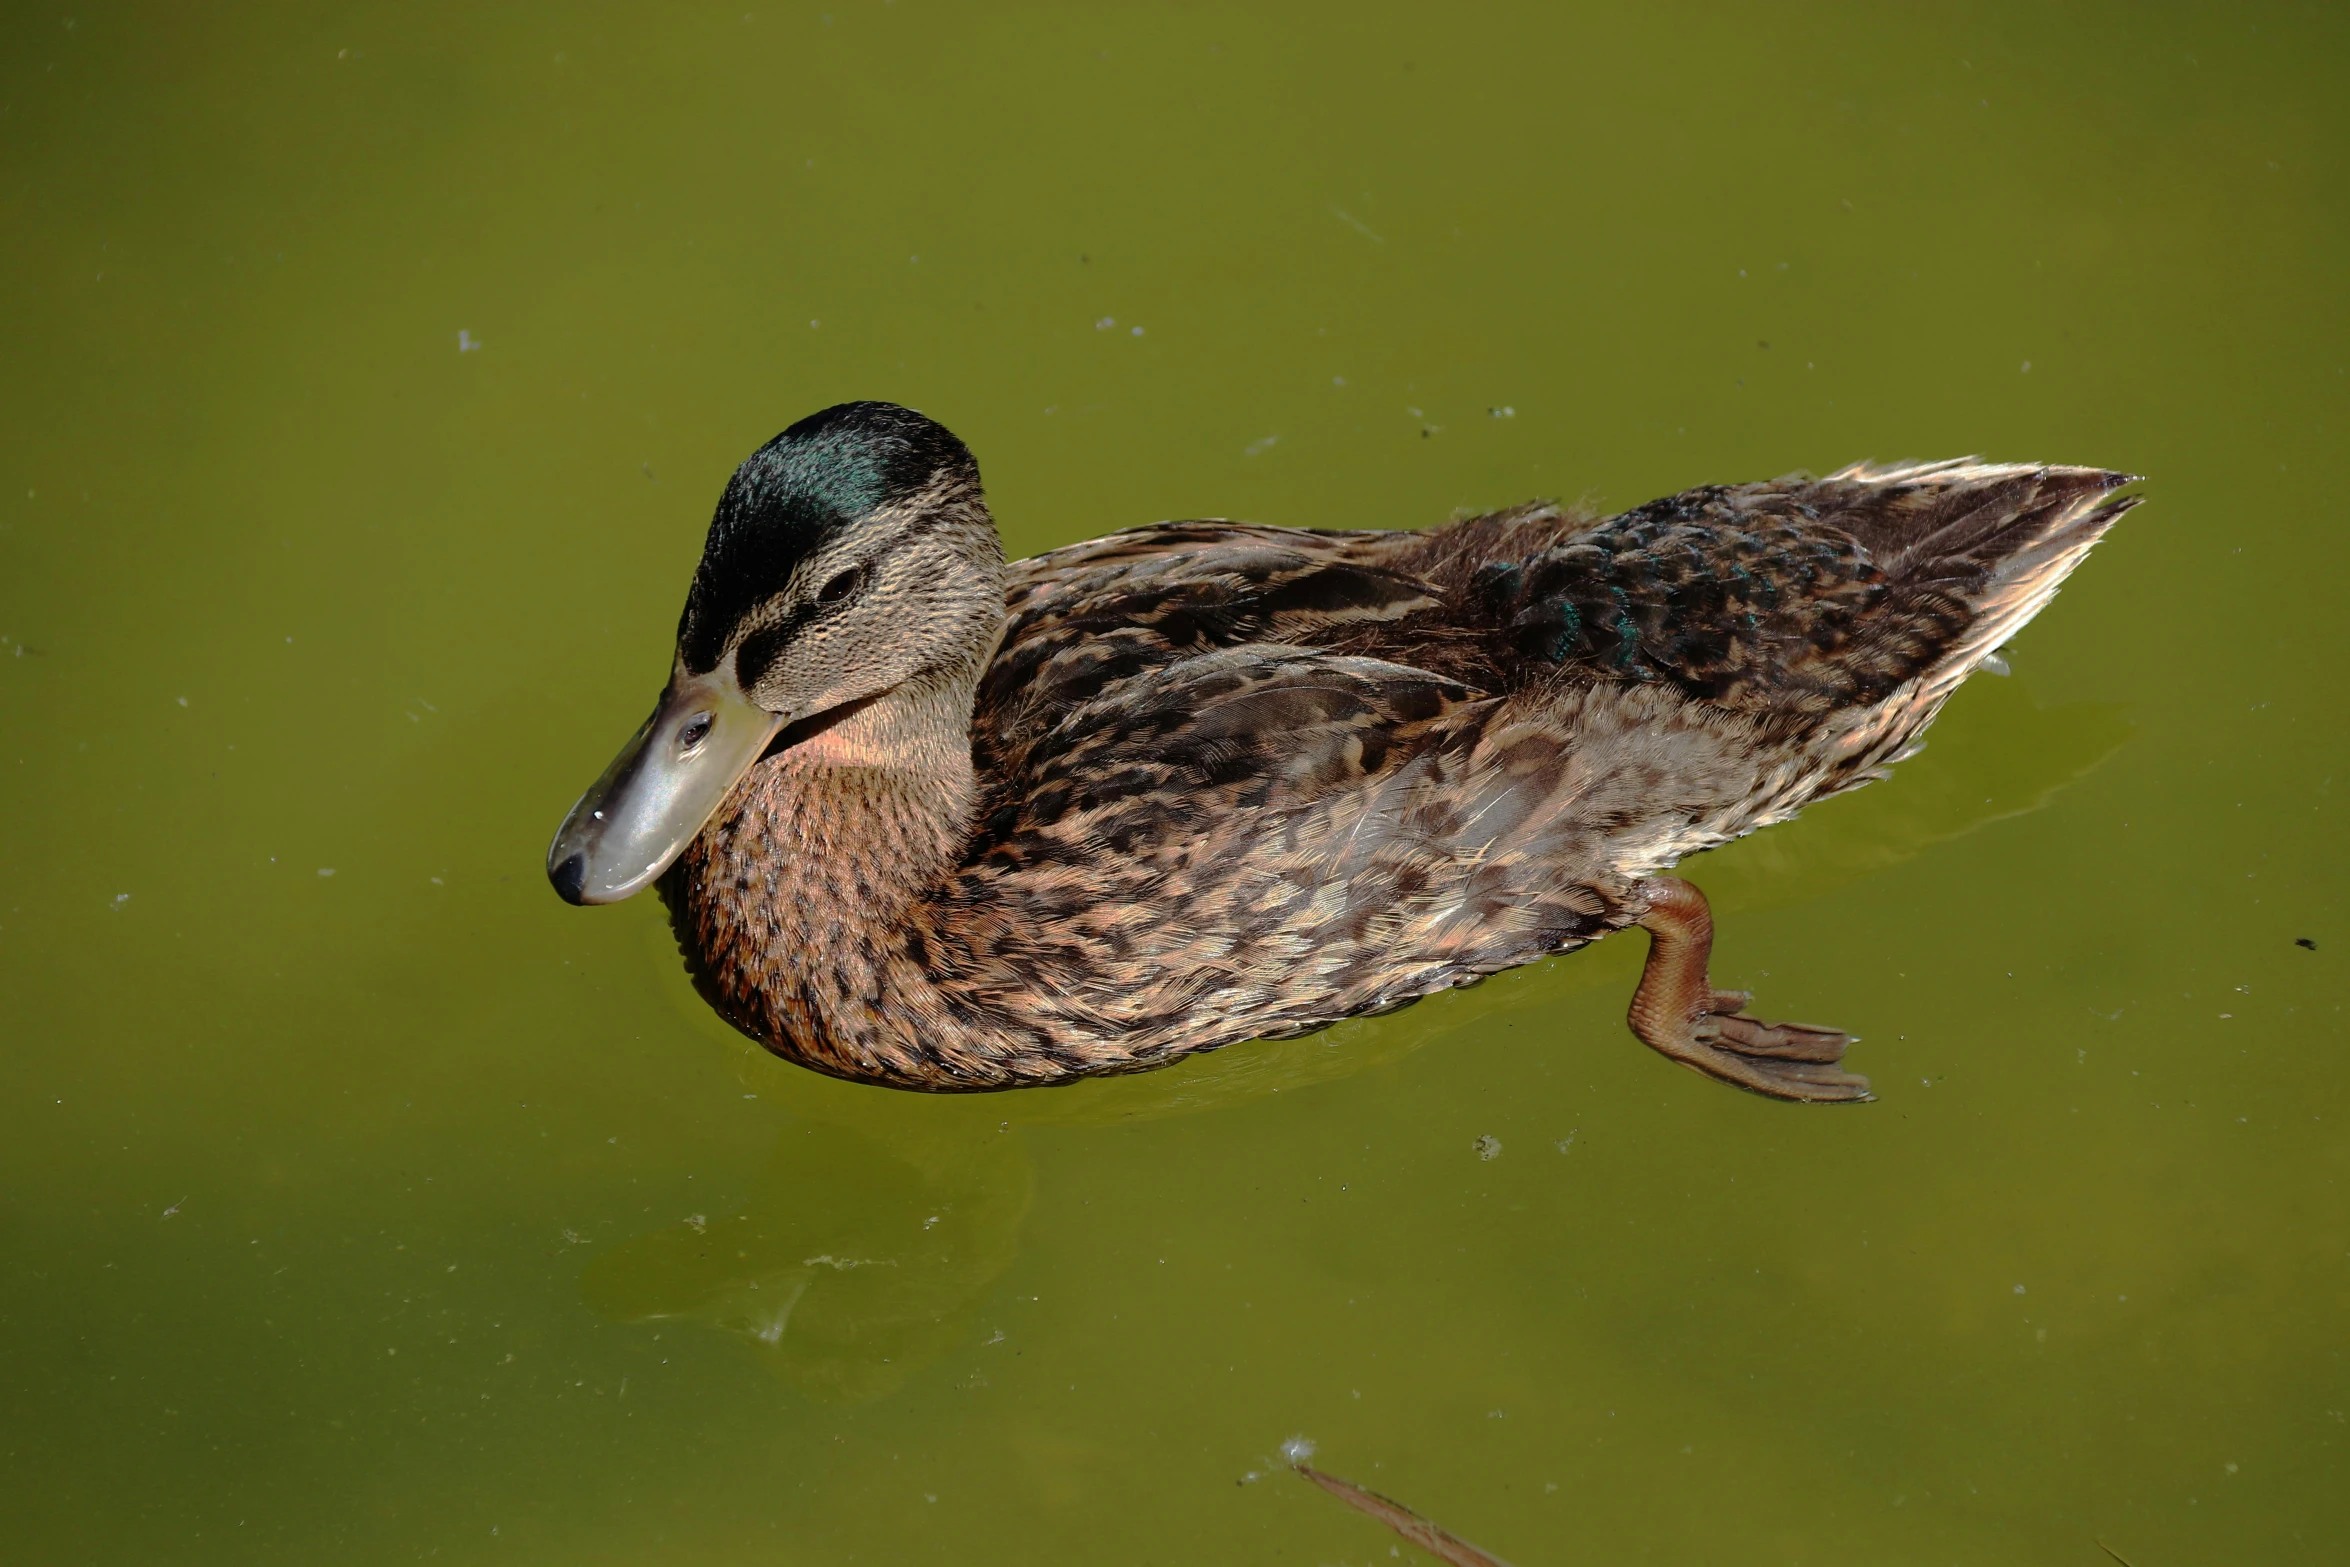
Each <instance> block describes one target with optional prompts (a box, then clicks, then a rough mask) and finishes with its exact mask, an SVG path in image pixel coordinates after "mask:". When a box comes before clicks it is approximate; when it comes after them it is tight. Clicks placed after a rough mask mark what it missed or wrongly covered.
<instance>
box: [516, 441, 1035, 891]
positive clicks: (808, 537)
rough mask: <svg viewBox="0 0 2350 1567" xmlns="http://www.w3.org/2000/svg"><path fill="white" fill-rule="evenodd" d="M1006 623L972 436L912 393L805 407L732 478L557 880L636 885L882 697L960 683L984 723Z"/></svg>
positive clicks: (585, 799) (951, 690) (567, 887)
mask: <svg viewBox="0 0 2350 1567" xmlns="http://www.w3.org/2000/svg"><path fill="white" fill-rule="evenodd" d="M1003 623H1004V556H1003V547H1002V545H1001V544H1000V543H999V542H998V541H997V538H996V532H995V524H994V523H993V521H991V520H990V518H989V517H988V514H987V507H986V504H985V502H984V501H983V499H982V498H981V494H980V488H979V465H978V464H977V463H976V462H974V461H973V460H972V457H971V453H970V451H969V450H968V449H967V448H965V446H964V445H963V443H962V442H961V441H959V440H957V439H955V437H954V436H953V435H952V434H950V433H949V432H948V431H947V430H946V429H945V428H944V427H943V426H941V425H939V424H937V423H935V422H933V421H932V420H929V419H926V418H924V417H923V416H922V415H921V414H918V413H916V412H914V411H913V410H912V409H910V408H900V407H898V406H897V405H896V404H894V403H842V404H840V405H838V406H837V407H833V408H827V409H825V410H824V411H823V412H822V413H818V414H811V415H810V416H809V417H807V418H805V419H802V420H801V421H800V422H799V423H798V424H795V425H793V426H792V427H791V428H790V429H788V430H786V431H784V432H783V433H782V434H781V435H779V436H777V437H776V438H775V439H774V440H772V441H769V442H768V443H767V444H766V445H765V446H762V447H760V448H759V449H758V450H757V451H756V452H753V453H752V454H751V456H750V457H749V458H748V459H747V460H746V461H745V462H744V463H743V465H742V466H741V467H740V468H737V469H736V470H735V472H734V477H733V478H732V479H731V480H729V481H728V482H727V486H726V493H725V494H723V495H722V496H720V497H719V500H718V513H717V515H716V516H715V517H714V518H713V519H712V520H711V523H710V536H709V539H708V541H707V542H706V543H705V544H704V545H703V547H702V562H701V565H700V566H699V568H697V569H696V570H695V572H694V582H693V588H692V590H691V591H690V592H689V593H688V594H687V595H686V601H685V614H684V616H683V617H682V618H681V619H680V620H679V622H678V628H677V656H676V659H675V661H674V662H673V663H672V664H671V666H670V673H669V684H668V686H667V688H666V689H664V690H663V691H662V693H661V700H660V702H659V703H658V704H657V705H656V706H655V707H654V709H653V716H652V717H650V718H648V719H646V720H645V722H644V726H643V727H642V728H640V729H639V730H637V732H636V736H635V738H633V739H631V740H630V741H629V742H628V744H627V746H626V747H624V748H623V749H622V751H621V753H620V755H619V756H618V757H616V758H615V759H614V760H613V762H612V765H611V766H610V767H607V768H606V769H604V775H603V776H602V777H601V778H598V779H597V780H596V781H595V783H594V784H593V785H591V786H590V787H589V789H588V791H587V793H586V794H584V795H582V796H580V799H579V803H578V804H577V805H575V806H573V807H572V808H571V814H570V815H569V816H566V817H565V818H564V819H563V825H562V827H561V828H559V829H558V830H557V831H556V833H555V841H554V844H553V845H552V846H551V847H550V848H549V849H548V851H547V878H548V880H550V881H552V882H553V883H554V884H555V890H556V891H557V892H558V893H560V894H562V895H563V897H564V898H565V899H566V900H568V901H569V902H572V903H614V902H617V901H619V900H620V899H622V898H625V897H627V896H629V894H631V893H633V892H636V891H637V890H639V889H640V888H642V887H644V886H645V885H646V884H647V883H649V882H651V881H652V880H653V879H654V878H655V877H657V876H659V875H660V874H661V873H662V872H663V871H664V870H666V869H668V867H669V864H670V862H671V861H673V860H675V859H676V858H677V856H678V855H679V854H680V853H681V852H683V851H684V849H685V847H686V845H687V844H689V843H691V842H692V841H693V839H694V835H695V834H697V833H699V832H700V831H701V830H702V827H703V825H704V824H705V823H707V822H708V821H709V819H710V817H711V816H712V814H713V813H715V812H716V811H717V809H718V807H719V805H720V804H721V803H722V802H723V801H724V800H725V799H726V796H727V793H728V791H730V790H731V789H732V788H733V787H734V786H735V784H736V783H738V782H739V781H741V779H742V777H743V775H744V774H745V773H747V772H749V771H750V770H751V768H752V766H753V765H754V764H756V763H757V762H758V761H759V759H760V758H761V757H762V756H764V755H766V754H767V753H768V751H769V749H770V747H772V746H774V745H776V744H777V743H778V742H779V741H780V742H782V743H784V744H792V743H802V742H804V741H806V740H807V739H809V738H812V737H814V736H817V735H820V734H822V733H823V732H824V730H825V729H826V728H828V727H829V726H830V725H832V724H834V723H837V722H839V721H841V720H842V719H843V718H844V717H846V716H848V715H851V714H853V713H855V712H857V711H858V710H860V709H862V708H865V707H868V706H870V705H872V704H874V703H877V702H880V701H885V700H889V699H892V698H893V697H899V696H914V697H923V696H932V697H935V696H940V695H945V696H948V697H955V696H959V698H960V700H961V702H962V704H963V709H964V712H963V716H964V718H965V719H966V720H967V719H968V717H969V703H970V693H971V691H972V690H973V689H974V688H975V686H976V685H977V682H978V679H979V674H980V671H981V670H982V668H984V667H985V665H986V663H987V660H988V657H989V655H990V654H991V653H992V651H993V649H994V646H995V642H996V639H997V638H998V637H999V636H1000V635H1001V634H1002V630H1003ZM962 739H963V743H965V744H967V743H968V737H967V734H966V735H965V736H964V737H962Z"/></svg>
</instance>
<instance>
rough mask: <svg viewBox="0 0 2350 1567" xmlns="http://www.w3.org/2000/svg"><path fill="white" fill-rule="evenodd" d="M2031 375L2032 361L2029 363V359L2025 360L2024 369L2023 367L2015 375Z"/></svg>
mask: <svg viewBox="0 0 2350 1567" xmlns="http://www.w3.org/2000/svg"><path fill="white" fill-rule="evenodd" d="M2031 373H2032V361H2030V360H2029V359H2027V360H2025V361H2024V367H2023V368H2022V369H2021V370H2019V371H2017V372H2016V374H2018V375H2030V374H2031Z"/></svg>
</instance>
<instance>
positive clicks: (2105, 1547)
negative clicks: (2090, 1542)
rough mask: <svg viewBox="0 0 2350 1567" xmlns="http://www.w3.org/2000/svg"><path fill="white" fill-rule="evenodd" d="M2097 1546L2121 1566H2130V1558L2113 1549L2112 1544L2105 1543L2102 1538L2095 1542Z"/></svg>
mask: <svg viewBox="0 0 2350 1567" xmlns="http://www.w3.org/2000/svg"><path fill="white" fill-rule="evenodd" d="M2097 1548H2098V1549H2099V1550H2101V1551H2103V1552H2104V1553H2105V1554H2106V1555H2108V1556H2110V1557H2112V1558H2113V1559H2114V1560H2115V1561H2117V1562H2120V1563H2121V1564H2122V1567H2130V1559H2129V1558H2128V1557H2127V1556H2124V1555H2123V1554H2122V1553H2121V1552H2119V1551H2117V1550H2115V1549H2114V1548H2113V1547H2112V1546H2110V1545H2108V1544H2106V1543H2105V1542H2104V1541H2103V1540H2099V1541H2098V1542H2097Z"/></svg>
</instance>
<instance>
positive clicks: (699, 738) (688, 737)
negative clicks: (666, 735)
mask: <svg viewBox="0 0 2350 1567" xmlns="http://www.w3.org/2000/svg"><path fill="white" fill-rule="evenodd" d="M710 721H711V720H710V715H709V714H708V713H696V714H694V716H693V717H691V718H689V719H687V720H686V721H685V727H684V728H682V729H680V730H678V731H677V749H678V750H679V751H680V752H681V753H684V754H689V755H690V754H691V753H692V752H694V751H695V750H697V749H699V748H700V746H701V743H702V742H703V741H704V740H706V739H708V738H709V735H710Z"/></svg>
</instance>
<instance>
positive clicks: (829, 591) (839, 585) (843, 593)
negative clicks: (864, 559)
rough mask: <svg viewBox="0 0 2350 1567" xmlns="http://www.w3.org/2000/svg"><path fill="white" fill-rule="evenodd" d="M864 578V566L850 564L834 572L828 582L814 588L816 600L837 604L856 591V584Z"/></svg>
mask: <svg viewBox="0 0 2350 1567" xmlns="http://www.w3.org/2000/svg"><path fill="white" fill-rule="evenodd" d="M864 580H865V568H863V567H862V566H851V567H850V568H849V569H848V570H846V571H840V572H835V573H834V574H833V577H832V580H831V581H830V582H827V583H826V584H824V586H822V587H820V588H818V589H817V590H816V602H817V603H819V604H838V603H839V602H840V601H841V600H842V599H845V598H847V597H848V596H849V595H850V594H852V593H854V592H856V591H857V584H858V583H860V582H862V581H864Z"/></svg>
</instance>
